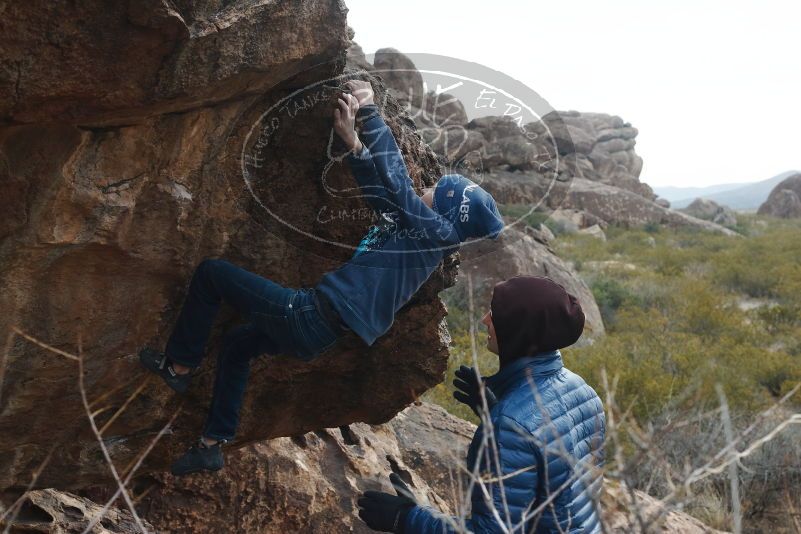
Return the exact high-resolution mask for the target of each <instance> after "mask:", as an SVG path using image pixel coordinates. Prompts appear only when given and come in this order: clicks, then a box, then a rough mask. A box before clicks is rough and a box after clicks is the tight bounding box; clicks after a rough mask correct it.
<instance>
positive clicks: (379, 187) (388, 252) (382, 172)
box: [317, 105, 460, 345]
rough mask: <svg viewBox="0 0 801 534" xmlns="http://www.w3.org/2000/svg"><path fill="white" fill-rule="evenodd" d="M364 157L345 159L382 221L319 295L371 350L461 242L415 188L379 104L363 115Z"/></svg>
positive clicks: (323, 282) (360, 114)
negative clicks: (397, 313) (377, 339)
mask: <svg viewBox="0 0 801 534" xmlns="http://www.w3.org/2000/svg"><path fill="white" fill-rule="evenodd" d="M357 120H361V121H362V122H361V123H362V131H361V134H360V138H361V140H362V142H363V145H364V148H363V149H362V151H361V153H359V154H354V153H352V152H350V153H348V155H347V156H345V159H346V160H347V161H348V164H349V166H350V168H351V171H352V173H353V176H354V178H355V179H356V181H357V183H358V184H359V188H360V190H361V196H362V197H364V198H366V199H367V201H368V202H369V203H370V205H371V206H372V208H373V209H374V210H375V211H376V212H377V213H378V214H379V215H380V221H381V222H380V223H379V224H377V225H374V226H373V227H372V228H371V229H370V232H369V233H368V234H367V235H366V236H365V238H364V239H362V242H361V243H360V244H359V246H358V247H357V249H356V252H355V253H354V255H353V256H352V257H351V259H350V260H348V262H347V263H345V264H344V265H342V266H341V267H339V268H338V269H336V270H334V271H330V272H327V273H325V274H324V275H323V276H322V278H321V280H320V282H319V283H318V284H317V289H318V290H319V291H322V292H323V293H324V294H325V295H326V296H327V297H328V298H329V300H330V301H331V305H332V306H333V307H334V308H335V309H336V311H337V312H338V313H339V315H340V316H341V317H342V319H343V320H344V321H345V323H347V325H348V326H349V327H350V328H351V329H353V331H354V332H356V333H357V334H358V335H359V336H360V337H361V338H362V339H363V340H364V341H365V343H367V345H372V344H373V343H374V342H375V340H376V338H378V337H379V336H381V335H383V334H384V333H385V332H386V331H387V330H389V328H390V327H391V326H392V323H393V321H394V319H395V313H396V312H397V311H398V310H399V309H400V308H401V307H402V306H403V305H404V304H406V303H407V302H408V301H409V300H410V299H411V297H412V296H413V295H414V294H415V292H417V290H418V289H419V288H420V286H422V285H423V283H424V282H425V281H426V280H427V279H428V277H429V276H430V275H431V273H432V272H434V270H435V269H436V268H437V266H438V265H439V263H440V261H442V258H443V256H445V254H448V253H451V252H454V251H455V248H457V247H458V245H459V243H460V239H459V236H458V233H457V231H456V229H455V228H454V226H453V224H452V223H451V222H450V221H449V220H448V219H446V218H445V217H443V216H441V215H439V214H438V213H437V212H435V211H434V210H432V209H431V208H429V207H428V206H427V205H426V204H425V203H424V202H423V200H422V199H421V198H420V196H419V195H418V194H417V193H415V191H414V189H413V187H412V185H413V184H412V180H411V178H410V177H409V174H408V171H407V169H406V164H405V163H404V161H403V157H402V155H401V152H400V150H399V149H398V145H397V144H396V142H395V138H394V137H393V135H392V131H391V130H390V129H389V126H387V125H386V123H385V122H384V120H383V119H382V118H381V114H380V113H379V110H378V107H377V106H376V105H368V106H363V107H361V108H359V110H358V112H357Z"/></svg>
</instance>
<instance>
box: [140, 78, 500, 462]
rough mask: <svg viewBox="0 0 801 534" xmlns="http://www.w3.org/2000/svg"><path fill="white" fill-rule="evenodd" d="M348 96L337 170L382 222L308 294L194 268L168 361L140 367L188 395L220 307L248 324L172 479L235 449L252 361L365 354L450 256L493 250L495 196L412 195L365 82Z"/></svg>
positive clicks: (443, 183) (354, 83) (461, 189)
mask: <svg viewBox="0 0 801 534" xmlns="http://www.w3.org/2000/svg"><path fill="white" fill-rule="evenodd" d="M345 86H346V87H347V91H345V92H343V93H342V94H341V96H338V98H337V105H336V107H335V109H334V121H333V122H334V124H333V126H334V130H335V131H336V133H337V134H338V135H339V137H340V138H341V139H342V141H343V142H344V143H345V146H346V147H347V148H348V152H347V154H346V155H345V156H344V158H345V159H346V160H347V162H348V164H349V167H350V169H351V172H352V173H353V176H354V178H355V180H356V182H357V183H358V185H359V188H360V194H361V195H362V196H363V198H365V199H366V200H367V202H368V203H369V204H370V206H371V208H372V209H374V210H375V211H376V213H377V215H378V216H379V221H380V222H379V223H377V224H375V225H373V226H372V227H371V228H370V229H369V232H368V233H367V235H365V236H364V238H363V239H362V240H361V242H360V243H359V244H358V246H357V248H356V250H355V252H354V254H353V256H352V257H351V258H350V259H349V260H348V261H347V262H346V263H345V264H343V265H342V266H341V267H339V268H338V269H336V270H334V271H329V272H327V273H325V274H324V275H323V276H322V279H321V280H320V281H319V283H318V284H317V285H316V286H315V287H301V288H297V289H296V288H289V287H284V286H282V285H281V284H278V283H276V282H274V281H272V280H269V279H267V278H264V277H262V276H259V275H258V274H255V273H252V272H249V271H247V270H245V269H243V268H242V267H239V266H237V265H234V264H232V263H230V262H227V261H225V260H222V259H206V260H203V261H202V262H201V263H200V264H199V265H198V266H197V268H196V269H195V271H194V273H193V275H192V279H191V281H190V284H189V292H188V295H187V297H186V300H185V302H184V304H183V307H182V309H181V312H180V314H179V316H178V321H177V323H176V324H175V326H174V328H173V330H172V333H171V335H170V337H169V339H168V341H167V344H166V347H165V349H164V351H163V352H160V351H158V350H156V349H153V348H144V349H142V351H140V354H139V357H140V361H141V363H142V364H143V365H144V366H145V367H146V368H147V369H149V370H150V371H153V372H154V373H157V374H158V375H159V376H161V377H162V378H163V379H164V381H165V382H166V383H167V384H168V385H169V386H170V387H171V388H173V389H174V390H175V391H177V392H179V393H183V392H184V391H186V389H187V388H188V386H189V383H190V381H191V379H192V374H193V371H194V370H195V369H197V368H198V366H200V364H201V361H202V359H203V357H204V352H205V347H206V342H207V340H208V337H209V333H210V331H211V327H212V324H213V322H214V318H215V316H216V315H217V312H218V310H219V308H220V305H221V303H222V302H225V303H227V304H229V305H231V306H233V307H234V308H235V309H236V310H238V311H239V312H240V313H242V314H244V315H245V316H246V317H247V318H248V319H249V321H248V322H247V323H245V324H243V325H241V326H237V327H234V328H232V329H231V330H230V331H228V332H227V333H226V335H225V337H224V340H223V344H222V349H221V351H220V353H219V355H218V357H217V371H216V376H215V381H214V391H213V395H212V399H211V407H210V409H209V413H208V416H207V419H206V422H205V424H204V428H203V430H202V433H201V436H200V438H199V439H198V441H197V442H196V443H195V444H193V445H192V446H191V447H190V448H189V450H188V451H187V452H186V453H185V454H184V455H183V456H181V457H180V458H178V459H177V460H176V461H175V462H174V463H173V464H172V467H171V471H172V473H173V474H176V475H183V474H187V473H192V472H196V471H203V470H208V471H216V470H218V469H221V468H222V467H223V464H224V461H223V454H222V450H221V446H222V445H223V444H225V443H228V442H230V441H231V440H232V439H233V438H234V434H235V431H236V428H237V425H238V421H239V411H240V407H241V405H242V400H243V397H244V392H245V386H246V383H247V379H248V374H249V370H250V360H251V359H252V358H254V357H256V356H258V355H261V354H279V353H280V354H289V355H292V356H295V357H297V358H300V359H303V360H307V361H308V360H311V359H313V358H315V357H317V356H318V355H320V354H321V353H323V352H326V351H328V350H329V349H331V348H332V347H333V346H334V345H335V344H336V342H337V340H338V339H340V338H341V337H342V336H343V335H345V334H346V333H347V332H348V331H352V332H354V333H355V334H357V335H358V336H359V337H360V338H361V339H362V340H363V341H364V342H365V343H366V345H368V346H370V345H372V344H373V343H374V342H375V340H376V339H377V338H378V337H380V336H381V335H383V334H384V333H385V332H387V330H389V328H390V327H391V326H392V323H393V321H394V318H395V314H396V312H397V311H398V310H399V309H400V308H401V307H402V306H403V305H404V304H406V302H408V301H409V300H410V299H411V297H412V296H413V295H414V294H415V292H416V291H417V290H418V289H419V288H420V286H422V285H423V283H424V282H425V281H426V280H427V279H428V277H429V276H430V275H431V273H432V272H433V271H434V270H435V269H436V268H437V266H438V265H439V263H440V262H441V260H442V258H443V257H444V256H445V255H447V254H450V253H451V252H453V251H454V250H455V249H456V248H458V247H459V246H460V244H461V243H463V242H464V241H466V240H469V239H480V238H485V237H489V238H492V239H495V238H497V236H498V235H499V234H500V232H501V231H502V229H503V226H504V224H503V219H502V218H501V214H500V213H499V211H498V208H497V206H496V203H495V200H494V199H493V198H492V196H491V195H490V194H489V193H487V192H486V191H485V190H483V189H482V188H481V187H480V186H478V185H477V184H476V183H474V182H472V181H471V180H469V179H468V178H466V177H464V176H462V175H460V174H447V175H444V176H442V177H440V178H439V180H437V182H436V184H435V185H434V186H433V187H429V188H427V189H426V190H425V191H423V193H422V195H418V194H417V193H416V192H415V190H414V189H413V183H412V180H411V178H410V177H409V174H408V171H407V168H406V165H405V163H404V160H403V157H402V155H401V152H400V150H399V149H398V145H397V143H396V142H395V139H394V137H393V134H392V131H391V130H390V128H389V126H387V124H386V123H385V122H384V120H383V119H382V117H381V114H380V110H379V108H378V106H377V105H376V104H375V102H374V93H373V89H372V85H371V84H370V82H369V81H361V80H350V81H348V82H346V83H345ZM357 122H358V123H359V125H360V133H357V131H356V126H357V124H356V123H357Z"/></svg>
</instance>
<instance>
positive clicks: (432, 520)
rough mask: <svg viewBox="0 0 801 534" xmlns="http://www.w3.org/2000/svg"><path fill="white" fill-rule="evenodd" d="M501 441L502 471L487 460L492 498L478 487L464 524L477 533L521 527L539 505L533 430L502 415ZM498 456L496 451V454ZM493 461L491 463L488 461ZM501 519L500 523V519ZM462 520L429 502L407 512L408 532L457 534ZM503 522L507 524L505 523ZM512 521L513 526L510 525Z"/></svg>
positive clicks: (497, 430) (497, 424)
mask: <svg viewBox="0 0 801 534" xmlns="http://www.w3.org/2000/svg"><path fill="white" fill-rule="evenodd" d="M493 425H494V427H495V434H496V438H495V439H496V443H497V444H498V461H497V465H500V473H501V475H502V476H500V477H499V476H497V475H498V468H497V466H496V462H495V461H494V460H488V462H485V463H484V469H482V471H484V472H487V473H488V474H489V475H490V476H491V477H492V479H493V480H492V481H491V482H485V483H484V485H485V487H486V489H487V493H488V494H489V498H487V497H486V496H485V495H484V492H483V491H482V490H481V489H480V488H474V490H473V496H472V511H471V516H470V518H469V519H467V520H466V521H465V523H464V525H465V526H466V527H467V530H468V531H469V532H473V533H475V534H498V533H501V532H505V531H507V530H509V531H511V530H513V529H515V531H517V532H521V531H523V532H527V530H521V529H520V523H521V521H524V520H526V519H529V518H527V517H524V516H525V514H526V512H527V510H528V511H530V510H533V509H534V508H535V507H536V503H535V501H536V499H537V484H538V471H537V465H538V460H537V457H538V453H537V450H536V449H537V448H536V446H535V445H533V443H532V440H531V438H530V436H531V435H530V434H529V432H528V431H526V430H525V429H524V428H523V427H522V426H521V425H520V424H519V423H517V421H515V420H514V419H512V418H509V417H506V416H504V415H500V416H499V417H498V418H497V420H496V421H494V422H493ZM493 456H494V454H493ZM487 463H489V465H487ZM532 503H533V504H532ZM499 519H500V521H501V522H500V523H499ZM459 524H460V521H459V520H458V519H457V518H453V517H450V516H447V515H444V514H441V513H440V512H437V511H435V510H434V509H432V508H430V507H427V506H419V505H418V506H415V507H414V508H412V509H411V510H410V511H409V514H408V515H407V516H406V523H405V525H404V526H405V531H404V532H405V534H456V533H459V532H463V531H462V530H460V529H459V528H458V525H459ZM501 525H503V526H501ZM509 525H511V526H512V528H511V529H510V528H508V526H509Z"/></svg>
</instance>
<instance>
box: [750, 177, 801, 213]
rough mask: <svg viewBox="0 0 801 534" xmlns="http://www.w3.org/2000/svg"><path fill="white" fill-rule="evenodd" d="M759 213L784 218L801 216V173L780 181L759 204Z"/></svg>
mask: <svg viewBox="0 0 801 534" xmlns="http://www.w3.org/2000/svg"><path fill="white" fill-rule="evenodd" d="M757 213H758V214H759V215H772V216H773V217H779V218H782V219H793V218H798V217H801V173H798V174H794V175H792V176H789V177H787V178H785V179H784V180H782V181H781V182H779V184H777V185H776V187H774V188H773V191H771V192H770V195H768V199H767V200H766V201H765V202H763V203H762V205H761V206H759V210H757Z"/></svg>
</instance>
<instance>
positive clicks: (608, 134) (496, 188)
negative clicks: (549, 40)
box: [350, 43, 732, 234]
mask: <svg viewBox="0 0 801 534" xmlns="http://www.w3.org/2000/svg"><path fill="white" fill-rule="evenodd" d="M350 54H351V55H352V57H353V61H354V63H358V64H359V65H360V66H361V67H362V68H365V69H366V70H368V71H370V70H373V69H375V70H377V71H378V72H377V75H379V76H381V77H382V78H383V79H384V80H386V82H387V85H388V87H389V92H390V94H392V95H393V96H395V97H396V98H397V99H398V101H399V102H401V103H403V104H404V105H406V111H407V112H408V114H409V116H410V117H411V119H412V120H413V121H414V122H415V124H416V125H417V127H418V130H419V133H420V135H421V137H422V139H423V141H425V142H426V143H427V144H428V145H429V146H430V147H431V148H432V149H433V150H434V152H436V153H437V154H438V155H440V156H441V158H442V160H443V162H445V163H447V164H448V165H451V164H453V163H456V164H457V165H460V166H461V168H459V169H458V172H460V173H462V174H464V175H465V176H468V177H470V178H473V179H474V180H476V181H477V182H480V183H481V184H482V186H484V187H485V188H486V189H488V190H491V192H492V194H493V195H494V196H495V198H496V200H498V202H500V203H520V204H527V205H534V204H540V206H541V208H543V209H550V210H555V209H559V208H573V207H575V206H576V205H577V204H583V205H585V206H586V207H584V208H580V209H582V210H583V211H585V212H586V213H587V214H588V215H593V216H595V217H596V218H600V219H602V220H603V221H604V222H606V223H609V224H620V225H632V224H642V223H655V224H670V225H673V226H693V227H698V228H700V229H703V230H709V231H714V232H721V233H726V234H731V233H732V232H730V231H729V230H727V229H725V228H723V227H722V226H719V225H717V224H715V223H711V222H707V221H700V220H698V219H696V218H694V217H690V216H687V215H685V214H677V213H675V212H673V211H671V210H670V209H669V208H670V203H669V202H667V201H665V200H664V199H658V198H657V197H656V195H655V194H654V192H653V190H652V189H651V187H649V186H648V185H647V184H645V183H643V182H641V181H640V180H639V176H640V172H641V171H642V165H643V161H642V158H641V157H640V156H639V155H637V153H636V152H635V149H634V147H635V144H636V137H637V133H638V132H637V129H636V128H634V127H633V126H632V125H631V124H629V123H627V122H625V121H624V120H623V119H621V118H620V117H618V116H615V115H608V114H605V113H582V112H578V111H559V112H556V111H554V112H551V113H549V114H547V115H545V116H544V117H542V120H540V121H536V122H530V123H528V124H525V125H523V128H521V127H520V126H519V125H518V124H517V123H515V122H514V121H513V120H512V118H511V117H508V116H505V117H504V116H486V117H480V118H476V119H473V120H470V121H468V117H467V114H466V113H465V109H464V105H463V104H462V103H461V102H460V101H459V100H458V99H457V98H456V97H454V96H453V95H449V94H447V93H439V94H437V93H436V92H434V91H429V92H428V93H425V94H423V82H422V77H421V76H420V74H419V73H418V72H416V71H415V70H414V69H415V67H414V63H413V62H412V60H411V59H410V58H409V57H407V56H405V55H404V54H403V53H401V52H399V51H398V50H395V49H393V48H382V49H380V50H378V51H377V52H376V54H375V61H376V65H375V66H374V67H370V64H369V62H368V61H367V59H366V57H365V55H364V53H363V51H362V50H361V48H360V47H358V45H357V44H355V43H354V45H353V46H352V47H351V50H350ZM393 65H397V66H398V68H400V69H402V70H401V71H400V72H397V73H394V72H393V71H392V69H393ZM418 95H421V98H418ZM421 102H425V106H426V109H425V110H423V111H425V112H421V110H420V109H419V108H420V106H421V105H423V104H422V103H421ZM534 133H536V134H537V137H536V139H535V140H532V139H530V138H528V137H527V135H529V134H534ZM555 152H558V153H559V154H560V156H561V157H560V158H553V159H550V160H549V161H545V162H543V161H542V159H541V156H542V155H544V154H552V153H555ZM475 169H479V170H480V171H479V172H476V171H475ZM554 177H555V178H554ZM582 181H583V182H582ZM584 182H587V183H593V184H596V185H598V186H600V187H599V188H595V189H593V192H594V193H593V195H594V196H596V197H597V195H596V194H595V193H597V192H598V191H602V192H603V196H604V200H605V201H610V202H611V203H612V204H613V205H614V206H615V209H607V208H605V207H602V206H600V205H599V204H597V203H594V202H590V201H584V202H583V201H581V200H579V198H580V197H586V195H587V193H586V191H587V189H588V188H587V186H585V185H583V184H584ZM568 185H571V187H576V188H580V189H583V191H579V192H576V193H571V192H570V191H569V189H568V187H567V186H568ZM567 195H570V196H571V197H572V199H573V200H572V203H571V204H570V205H565V204H563V201H565V200H566V198H567ZM621 208H622V211H621ZM593 224H595V223H594V222H593V223H589V224H588V225H587V226H592V225H593Z"/></svg>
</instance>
